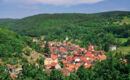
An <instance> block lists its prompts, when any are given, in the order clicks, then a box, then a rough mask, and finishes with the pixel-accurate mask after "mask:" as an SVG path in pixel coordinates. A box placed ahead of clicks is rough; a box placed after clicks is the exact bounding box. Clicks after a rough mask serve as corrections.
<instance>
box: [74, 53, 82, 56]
mask: <svg viewBox="0 0 130 80" xmlns="http://www.w3.org/2000/svg"><path fill="white" fill-rule="evenodd" d="M73 55H75V56H80V55H81V54H78V53H73Z"/></svg>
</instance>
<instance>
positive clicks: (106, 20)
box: [0, 11, 130, 36]
mask: <svg viewBox="0 0 130 80" xmlns="http://www.w3.org/2000/svg"><path fill="white" fill-rule="evenodd" d="M124 17H127V18H130V12H123V11H122V12H121V11H120V12H119V11H114V12H103V13H96V14H78V13H77V14H73V13H66V14H39V15H34V16H30V17H26V18H23V19H12V20H11V19H0V25H3V26H5V27H7V28H9V29H11V30H14V31H17V32H18V33H20V34H22V35H29V36H40V35H48V34H49V33H50V32H51V33H58V32H59V33H60V32H61V31H66V30H68V29H69V28H71V24H72V25H73V24H74V25H75V26H76V28H77V27H98V26H100V27H102V26H105V25H110V24H111V23H114V22H117V21H119V22H120V21H122V20H123V18H124ZM99 23H100V24H99ZM122 24H123V23H122Z"/></svg>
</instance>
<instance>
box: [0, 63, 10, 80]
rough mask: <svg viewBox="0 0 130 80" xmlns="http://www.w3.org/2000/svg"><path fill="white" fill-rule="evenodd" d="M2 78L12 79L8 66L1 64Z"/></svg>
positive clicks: (0, 77)
mask: <svg viewBox="0 0 130 80" xmlns="http://www.w3.org/2000/svg"><path fill="white" fill-rule="evenodd" d="M0 80H11V77H10V74H9V72H8V68H7V66H3V65H1V64H0Z"/></svg>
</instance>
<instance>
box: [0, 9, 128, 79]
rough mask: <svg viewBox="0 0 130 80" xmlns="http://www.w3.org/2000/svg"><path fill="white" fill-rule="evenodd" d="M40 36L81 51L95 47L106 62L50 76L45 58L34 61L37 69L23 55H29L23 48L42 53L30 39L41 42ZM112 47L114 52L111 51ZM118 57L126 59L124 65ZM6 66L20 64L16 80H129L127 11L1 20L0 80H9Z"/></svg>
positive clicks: (58, 72) (38, 46)
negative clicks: (101, 51)
mask: <svg viewBox="0 0 130 80" xmlns="http://www.w3.org/2000/svg"><path fill="white" fill-rule="evenodd" d="M41 37H44V40H46V41H55V42H58V41H61V42H63V41H64V40H65V39H66V38H68V39H69V40H68V41H71V42H72V43H74V44H78V45H80V46H81V47H84V48H87V47H88V46H89V45H94V46H96V48H95V49H96V50H103V51H104V52H105V54H106V55H107V60H105V61H101V62H98V63H96V64H95V66H94V67H90V68H88V69H85V68H84V66H80V68H79V69H78V71H77V72H73V73H71V75H70V76H64V75H63V73H62V72H61V71H60V70H55V69H54V70H52V71H51V72H50V73H48V72H47V71H42V69H43V68H44V67H45V66H44V64H43V62H44V59H41V60H39V61H36V62H39V63H41V65H40V68H37V67H36V66H35V65H34V64H31V63H30V62H29V61H28V59H27V58H25V57H24V56H23V55H22V53H26V55H27V56H29V55H30V54H31V50H30V49H25V48H26V47H29V48H31V49H32V50H34V51H36V52H38V53H40V54H43V53H44V51H45V50H43V49H42V48H41V43H39V44H37V43H35V42H33V38H37V39H39V40H40V39H41ZM111 46H116V47H117V50H115V51H111V50H110V47H111ZM24 49H25V51H24ZM121 58H122V59H127V63H123V62H122V61H121V60H120V59H121ZM7 64H10V65H17V64H20V65H22V68H23V71H22V72H20V73H19V75H18V78H17V79H16V80H130V12H127V11H112V12H102V13H95V14H81V13H65V14H39V15H34V16H29V17H25V18H22V19H0V80H11V77H10V75H9V73H8V71H7V70H8V67H7ZM1 74H2V75H1Z"/></svg>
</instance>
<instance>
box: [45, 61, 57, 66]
mask: <svg viewBox="0 0 130 80" xmlns="http://www.w3.org/2000/svg"><path fill="white" fill-rule="evenodd" d="M56 65H57V63H55V62H52V63H51V64H47V65H46V66H52V67H55V66H56Z"/></svg>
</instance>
